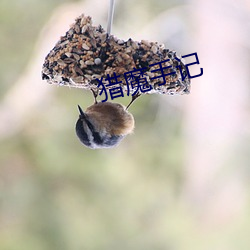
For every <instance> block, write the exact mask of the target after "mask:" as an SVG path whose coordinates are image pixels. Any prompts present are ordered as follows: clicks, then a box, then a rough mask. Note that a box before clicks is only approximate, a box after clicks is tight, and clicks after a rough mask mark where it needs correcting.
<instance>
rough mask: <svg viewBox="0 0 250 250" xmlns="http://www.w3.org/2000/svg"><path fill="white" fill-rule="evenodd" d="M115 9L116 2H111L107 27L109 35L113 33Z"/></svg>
mask: <svg viewBox="0 0 250 250" xmlns="http://www.w3.org/2000/svg"><path fill="white" fill-rule="evenodd" d="M114 9H115V0H110V4H109V13H108V26H107V33H108V34H110V33H111V29H112V23H113V16H114Z"/></svg>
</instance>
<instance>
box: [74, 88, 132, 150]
mask: <svg viewBox="0 0 250 250" xmlns="http://www.w3.org/2000/svg"><path fill="white" fill-rule="evenodd" d="M92 92H93V94H94V98H95V103H94V104H93V105H91V106H90V107H88V108H87V109H86V110H85V112H84V111H83V110H82V108H81V107H80V105H78V110H79V118H78V120H77V122H76V126H75V130H76V135H77V136H78V138H79V140H80V142H81V143H82V144H83V145H84V146H86V147H88V148H91V149H100V148H112V147H115V146H117V145H118V144H119V143H120V142H121V141H122V139H124V137H126V136H127V135H128V134H131V133H132V132H133V130H134V127H135V121H134V117H133V115H132V114H131V113H130V112H128V107H129V106H130V105H131V104H132V102H133V101H134V100H135V99H136V98H137V97H135V98H133V99H132V101H131V102H130V103H129V105H128V106H127V108H126V107H125V106H123V105H122V104H120V103H113V102H108V101H107V102H97V100H96V96H97V94H96V93H95V92H94V91H92Z"/></svg>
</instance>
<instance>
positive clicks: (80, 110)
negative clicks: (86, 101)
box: [77, 105, 86, 119]
mask: <svg viewBox="0 0 250 250" xmlns="http://www.w3.org/2000/svg"><path fill="white" fill-rule="evenodd" d="M77 106H78V110H79V113H80V118H84V119H85V118H86V116H85V113H84V112H83V111H82V108H81V107H80V106H79V105H77Z"/></svg>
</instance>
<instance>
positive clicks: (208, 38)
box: [0, 0, 250, 250]
mask: <svg viewBox="0 0 250 250" xmlns="http://www.w3.org/2000/svg"><path fill="white" fill-rule="evenodd" d="M108 5H109V1H108V0H85V1H70V0H53V1H51V0H44V1H39V0H18V1H17V0H16V1H15V0H13V1H9V0H1V2H0V55H1V59H0V83H1V84H0V249H1V250H33V249H36V250H51V249H53V250H57V249H58V250H59V249H60V250H110V249H119V250H127V249H129V250H133V249H134V250H147V249H148V250H152V249H154V250H189V249H190V250H191V249H192V250H210V249H213V250H217V249H218V250H235V249H241V250H249V248H250V237H249V236H250V213H249V211H250V184H249V183H250V182H249V178H250V98H249V97H250V90H249V77H250V73H249V68H250V42H249V41H250V2H249V0H245V1H244V0H238V1H234V0H211V1H205V0H189V1H184V0H178V1H173V0H169V1H166V0H158V1H154V0H136V1H133V0H127V1H122V0H116V7H115V16H114V25H113V31H112V33H113V34H114V35H115V36H117V37H119V38H121V39H128V38H130V37H131V38H133V39H135V40H139V41H140V40H142V39H146V40H150V41H158V42H159V43H164V44H165V47H166V48H169V49H172V50H175V51H177V54H179V55H180V54H182V55H186V54H190V53H193V52H197V54H198V56H199V60H200V65H199V66H198V67H195V66H192V67H191V73H192V75H195V74H198V73H199V71H200V70H199V69H200V67H202V68H203V70H204V74H203V76H201V77H198V78H195V79H192V88H191V94H190V95H186V96H161V95H145V96H143V97H141V98H139V99H138V100H137V101H136V102H135V104H134V105H133V106H132V107H131V109H130V111H131V113H133V115H134V117H135V120H136V129H135V132H134V134H133V135H130V136H128V137H127V138H126V139H124V140H123V141H122V143H121V144H120V145H119V147H117V148H114V149H105V150H90V149H87V148H85V147H83V146H82V145H81V144H80V142H79V141H78V139H77V137H76V135H75V131H74V126H75V122H76V120H77V118H78V111H77V104H80V105H81V106H82V107H87V106H89V105H91V104H92V103H93V98H92V94H91V93H90V92H88V91H83V90H80V89H74V88H67V87H58V86H52V85H49V84H47V83H46V82H45V81H44V82H43V81H42V80H41V68H42V64H43V60H44V58H45V56H46V55H47V54H48V52H49V51H50V49H52V48H53V46H54V45H55V43H56V42H57V40H58V39H59V37H60V36H61V35H64V34H65V32H66V31H67V30H68V28H69V25H70V24H71V23H73V22H74V19H75V18H76V17H77V16H78V15H80V14H81V13H85V14H86V15H90V16H92V18H93V22H94V24H95V25H98V24H101V25H102V26H103V27H104V28H106V23H107V13H108ZM115 101H117V102H120V103H123V104H124V105H126V104H127V103H128V102H129V99H127V98H121V99H116V100H115Z"/></svg>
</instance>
